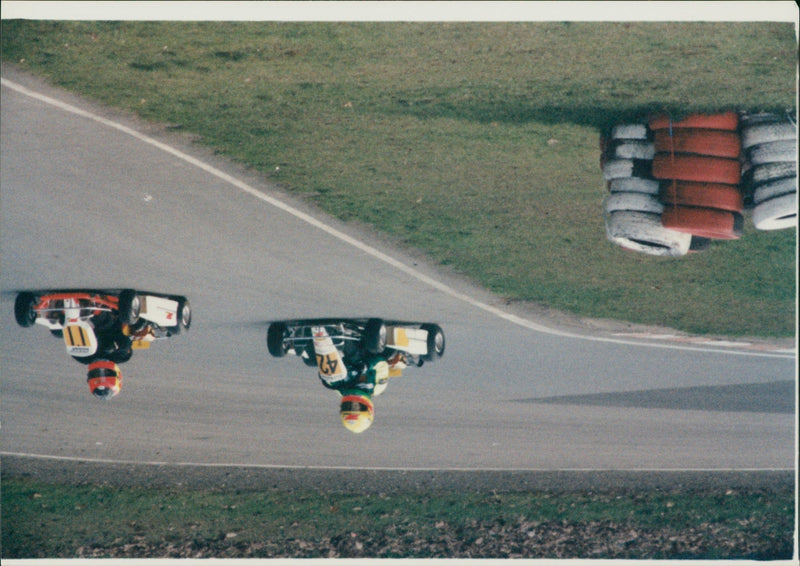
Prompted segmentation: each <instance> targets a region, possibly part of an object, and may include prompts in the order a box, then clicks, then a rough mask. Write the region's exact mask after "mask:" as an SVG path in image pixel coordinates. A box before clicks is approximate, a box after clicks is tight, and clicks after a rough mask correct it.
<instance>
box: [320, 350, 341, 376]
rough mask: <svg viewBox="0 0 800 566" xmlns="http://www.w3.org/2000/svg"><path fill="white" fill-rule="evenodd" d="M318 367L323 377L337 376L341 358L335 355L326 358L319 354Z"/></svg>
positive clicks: (327, 355) (326, 355) (328, 355)
mask: <svg viewBox="0 0 800 566" xmlns="http://www.w3.org/2000/svg"><path fill="white" fill-rule="evenodd" d="M317 366H318V367H319V372H320V373H321V374H322V375H328V376H330V375H336V370H337V369H338V368H339V356H337V355H336V354H335V353H331V354H325V355H324V356H321V355H319V354H317Z"/></svg>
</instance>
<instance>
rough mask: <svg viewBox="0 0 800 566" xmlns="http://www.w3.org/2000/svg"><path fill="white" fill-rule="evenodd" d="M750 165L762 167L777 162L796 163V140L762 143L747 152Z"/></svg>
mask: <svg viewBox="0 0 800 566" xmlns="http://www.w3.org/2000/svg"><path fill="white" fill-rule="evenodd" d="M748 158H749V162H750V164H751V165H763V164H766V163H775V162H777V161H789V162H792V163H797V140H796V139H792V140H783V141H775V142H770V143H762V144H761V145H756V146H754V147H751V148H750V149H749V150H748Z"/></svg>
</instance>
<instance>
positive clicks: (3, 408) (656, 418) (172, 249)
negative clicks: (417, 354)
mask: <svg viewBox="0 0 800 566" xmlns="http://www.w3.org/2000/svg"><path fill="white" fill-rule="evenodd" d="M43 96H46V97H50V99H43V98H42V97H43ZM64 105H70V106H69V107H67V106H64ZM0 107H1V108H2V122H1V124H2V132H1V134H0V137H1V138H2V148H1V154H0V159H1V160H2V167H1V168H0V172H1V174H2V176H1V178H0V187H1V190H2V194H1V195H0V197H1V200H0V202H1V203H2V217H1V220H2V223H1V224H0V226H1V227H2V228H1V229H2V250H1V252H2V256H1V257H2V272H1V275H0V284H1V287H2V301H1V303H0V312H2V316H1V317H0V333H1V334H0V337H1V340H2V341H1V342H0V354H1V355H2V390H1V393H2V394H1V395H0V415H2V455H3V456H4V457H12V458H16V457H17V456H20V455H22V456H23V458H29V457H31V456H47V457H55V458H58V459H65V460H67V461H74V460H98V461H104V462H110V463H114V464H115V465H116V464H119V465H125V464H131V465H133V464H134V463H135V464H137V465H147V464H149V463H162V464H163V463H166V464H181V465H186V464H206V465H210V464H213V465H236V466H252V467H270V468H273V467H274V468H282V467H302V468H313V469H316V470H325V469H337V470H339V469H341V468H353V469H364V468H366V469H373V470H375V469H377V470H380V469H394V470H398V469H399V470H481V471H492V470H512V471H513V470H542V471H568V470H581V471H593V470H605V471H608V470H612V471H613V470H616V471H653V472H657V471H675V470H679V471H683V470H689V471H703V470H719V471H761V470H770V471H788V470H793V469H794V467H795V447H796V438H795V424H796V421H795V412H796V405H795V357H796V355H795V353H794V352H793V351H785V350H775V349H769V348H762V349H757V348H754V347H752V346H747V345H738V346H737V345H730V344H724V343H723V344H714V343H710V344H703V343H693V342H686V341H676V340H656V339H653V338H652V337H650V338H639V337H635V336H619V335H618V334H617V333H615V332H611V331H609V330H606V329H603V328H597V329H591V328H589V327H588V326H587V327H583V326H580V325H574V326H559V323H558V322H557V321H556V320H545V321H541V320H535V319H534V318H533V314H531V313H525V312H512V311H510V310H506V308H505V307H504V306H502V304H501V303H500V301H498V300H496V299H495V298H493V297H492V296H490V295H488V294H486V293H484V292H482V291H481V290H479V289H476V288H474V287H471V286H470V285H469V284H467V283H466V282H464V281H461V280H460V279H458V278H457V277H454V276H452V275H449V274H445V273H440V272H439V271H438V270H437V269H435V268H434V267H433V266H430V265H427V264H425V263H424V262H422V261H419V260H418V259H416V258H414V257H412V256H411V255H409V254H406V253H403V252H401V251H398V250H396V249H393V248H392V247H391V246H390V245H389V244H386V243H381V242H379V241H378V240H377V239H375V238H374V237H373V236H370V235H369V233H368V232H367V231H366V230H360V229H356V228H353V227H350V226H342V225H341V224H340V223H338V222H336V221H333V220H331V219H329V218H326V217H325V216H324V215H322V214H319V213H317V212H314V211H310V210H308V209H307V208H305V207H304V206H303V205H302V204H299V203H297V202H294V201H292V200H291V199H289V198H288V197H286V196H285V195H283V194H282V193H280V192H279V191H278V190H277V189H275V188H274V187H270V186H268V185H267V184H265V182H264V181H263V180H260V179H258V178H256V177H255V176H253V175H251V174H250V173H248V172H247V171H246V170H243V169H242V168H240V167H238V166H236V165H234V164H230V163H226V162H224V161H222V160H220V159H218V158H216V157H214V156H213V154H211V153H210V152H208V151H206V150H204V149H202V148H198V147H193V146H192V145H191V144H189V143H188V142H187V141H182V140H181V139H179V138H178V137H177V136H176V135H175V134H174V133H170V132H168V131H166V130H165V128H163V127H155V126H152V125H147V124H143V123H140V122H138V121H136V120H135V119H133V118H130V117H121V116H119V115H116V114H114V113H112V112H110V111H108V110H107V109H103V108H100V107H97V106H94V105H91V104H89V103H87V102H85V101H82V100H80V99H79V98H77V97H76V96H74V95H71V94H68V93H64V92H61V91H58V90H56V89H52V88H50V87H47V86H46V85H44V84H42V83H40V82H39V81H38V80H35V79H33V78H31V77H28V76H26V75H23V74H20V73H18V72H17V71H15V70H14V69H9V68H4V69H3V85H2V104H0ZM76 109H80V110H81V111H82V112H84V113H83V114H79V113H76V112H75V110H76ZM125 128H130V129H125ZM159 144H164V145H159ZM55 287H114V288H119V287H134V288H138V289H147V290H152V291H160V292H165V293H174V294H184V295H187V296H188V297H189V298H190V299H191V302H192V306H193V313H194V318H193V325H192V328H191V330H190V332H189V333H187V334H186V335H182V336H178V337H175V338H172V339H170V340H167V341H163V342H157V343H155V344H154V345H153V346H152V347H151V348H150V350H149V351H143V352H137V353H135V354H134V357H133V359H132V360H131V361H130V362H128V363H127V364H125V365H123V366H122V370H123V375H124V388H123V391H122V393H121V394H120V395H119V396H118V397H117V398H115V399H113V400H112V401H110V402H101V401H98V400H96V399H94V398H93V397H92V396H91V395H90V394H89V390H88V387H87V386H86V375H85V368H84V366H82V365H80V364H77V363H75V362H74V361H73V360H71V359H70V358H69V357H68V356H67V355H66V353H65V351H64V347H63V344H62V343H61V342H60V341H59V340H58V339H56V338H54V337H52V336H51V335H50V334H49V333H48V332H47V330H46V329H45V328H43V327H40V326H38V325H36V326H35V327H32V328H27V329H24V328H20V327H18V326H17V325H16V323H15V322H14V317H13V301H14V297H15V293H16V292H17V291H18V290H22V289H39V288H55ZM319 316H325V317H332V316H381V317H384V318H400V319H408V320H420V321H433V322H438V323H439V324H441V325H442V327H443V328H444V330H445V332H446V334H447V351H446V355H445V357H444V358H443V359H442V360H440V361H438V362H436V363H433V364H426V365H425V366H424V367H422V368H409V369H407V370H406V372H405V374H404V376H403V377H401V378H398V379H396V380H393V381H392V382H391V383H390V384H389V387H388V389H387V390H386V392H385V393H384V394H383V395H381V396H380V397H377V398H376V403H375V406H376V420H375V423H374V424H373V426H372V428H371V429H370V430H369V431H367V432H366V433H364V434H362V435H353V434H351V433H349V432H348V431H346V430H345V429H344V428H343V427H342V426H341V425H340V424H339V420H338V413H337V408H338V402H337V397H336V394H335V393H333V392H331V391H328V390H326V389H324V388H323V387H322V386H321V385H320V384H319V382H318V380H317V378H316V376H315V372H314V370H313V369H310V368H308V367H306V366H304V365H303V364H302V362H301V361H300V360H299V359H297V358H293V357H287V358H284V359H275V358H271V357H270V356H269V354H268V352H267V349H266V343H265V335H266V329H267V322H268V321H270V320H274V319H281V318H305V317H319ZM339 471H341V470H339Z"/></svg>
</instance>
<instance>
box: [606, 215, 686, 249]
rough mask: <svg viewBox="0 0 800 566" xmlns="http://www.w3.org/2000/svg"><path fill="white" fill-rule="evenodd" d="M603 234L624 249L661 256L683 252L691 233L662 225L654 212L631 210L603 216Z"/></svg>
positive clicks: (659, 217)
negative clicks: (604, 232) (604, 220)
mask: <svg viewBox="0 0 800 566" xmlns="http://www.w3.org/2000/svg"><path fill="white" fill-rule="evenodd" d="M606 237H607V238H608V239H609V241H611V242H612V243H614V244H616V245H618V246H621V247H623V248H625V249H628V250H633V251H637V252H642V253H645V254H648V255H655V256H663V257H678V256H683V255H686V254H687V253H688V252H689V246H690V245H691V243H692V235H691V234H687V233H684V232H677V231H675V230H670V229H668V228H664V227H663V226H662V225H661V216H659V215H658V214H651V213H649V212H636V211H631V210H620V211H617V212H612V213H610V214H608V215H606Z"/></svg>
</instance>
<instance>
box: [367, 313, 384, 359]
mask: <svg viewBox="0 0 800 566" xmlns="http://www.w3.org/2000/svg"><path fill="white" fill-rule="evenodd" d="M364 348H365V349H366V350H367V352H369V353H370V354H375V355H380V354H382V353H383V351H384V350H385V349H386V324H385V323H384V322H383V319H380V318H371V319H369V320H368V321H367V325H366V327H365V328H364Z"/></svg>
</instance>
